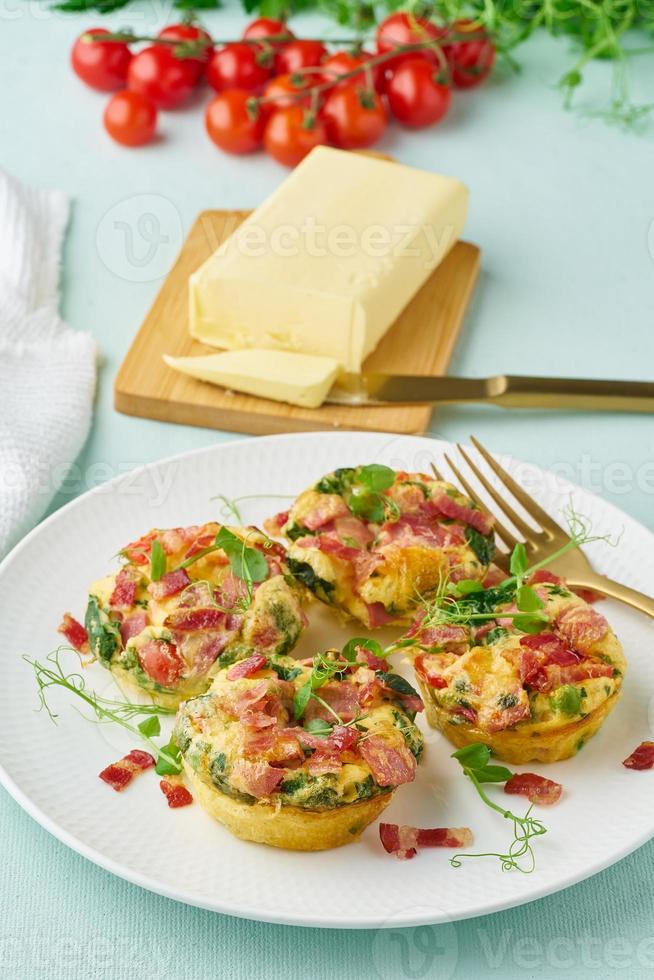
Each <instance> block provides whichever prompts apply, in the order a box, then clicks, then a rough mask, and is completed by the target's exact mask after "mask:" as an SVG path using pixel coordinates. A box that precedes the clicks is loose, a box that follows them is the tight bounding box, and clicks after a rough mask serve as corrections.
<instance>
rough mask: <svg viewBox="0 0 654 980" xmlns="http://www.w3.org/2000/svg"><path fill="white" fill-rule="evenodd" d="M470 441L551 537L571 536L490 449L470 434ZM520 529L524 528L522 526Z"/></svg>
mask: <svg viewBox="0 0 654 980" xmlns="http://www.w3.org/2000/svg"><path fill="white" fill-rule="evenodd" d="M470 441H471V442H472V444H473V446H474V447H475V449H476V450H477V451H478V452H479V453H481V455H482V456H483V457H484V459H485V460H486V462H487V463H488V465H489V466H490V468H491V469H492V470H493V472H494V473H495V474H496V475H497V476H499V478H500V480H501V481H502V483H503V484H504V486H505V487H507V489H508V490H510V491H511V493H512V494H513V496H514V497H515V498H516V500H517V501H518V503H520V504H521V505H522V506H523V507H524V509H525V510H526V511H527V513H528V514H529V516H530V517H532V518H533V519H534V520H535V521H537V522H538V523H539V524H540V526H541V527H542V528H543V529H544V530H545V531H546V532H548V534H549V535H550V537H558V536H559V535H563V536H564V537H566V538H568V537H569V534H568V533H567V532H566V531H564V530H563V528H562V527H560V525H558V524H557V523H556V521H555V520H553V519H552V518H551V517H550V515H549V514H548V513H547V512H546V511H544V510H543V508H542V507H541V506H540V505H539V504H537V503H536V501H535V500H534V498H533V497H531V496H530V495H529V494H528V493H527V491H526V490H524V489H523V488H522V487H521V486H520V484H519V483H517V482H516V481H515V480H514V479H513V477H512V476H510V474H509V473H507V472H506V470H505V469H504V468H503V467H502V466H500V464H499V463H498V462H497V460H496V459H494V458H493V457H492V456H491V454H490V453H489V452H488V450H487V449H485V448H484V447H483V446H482V444H481V443H480V442H479V441H478V440H477V439H475V437H474V436H470ZM517 526H518V525H516V527H517ZM520 530H522V528H521V529H520ZM532 533H533V532H532Z"/></svg>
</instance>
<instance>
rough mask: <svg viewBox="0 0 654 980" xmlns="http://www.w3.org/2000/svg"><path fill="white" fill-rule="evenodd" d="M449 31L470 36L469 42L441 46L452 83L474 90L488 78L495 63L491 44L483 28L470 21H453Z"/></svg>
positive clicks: (493, 49)
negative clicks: (471, 38)
mask: <svg viewBox="0 0 654 980" xmlns="http://www.w3.org/2000/svg"><path fill="white" fill-rule="evenodd" d="M451 30H452V31H453V32H455V33H456V34H466V33H469V34H471V35H472V36H473V37H474V38H475V39H474V40H470V41H452V42H451V44H447V43H446V44H444V45H443V54H444V55H445V57H446V58H447V60H448V62H449V65H450V71H451V72H452V82H453V83H454V85H456V87H457V88H474V87H475V85H481V83H482V82H483V81H484V80H485V79H486V78H487V77H488V75H489V73H490V70H491V68H492V67H493V62H494V61H495V47H494V45H493V42H492V41H491V40H490V39H489V38H488V37H486V36H485V34H484V31H483V28H481V27H480V26H479V24H475V22H474V21H472V20H455V21H454V22H453V24H452V26H451Z"/></svg>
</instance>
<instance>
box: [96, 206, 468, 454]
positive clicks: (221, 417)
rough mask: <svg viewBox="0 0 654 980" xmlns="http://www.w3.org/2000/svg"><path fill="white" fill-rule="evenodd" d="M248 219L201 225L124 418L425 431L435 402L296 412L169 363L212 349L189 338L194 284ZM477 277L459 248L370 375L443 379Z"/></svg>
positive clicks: (124, 402) (127, 374)
mask: <svg viewBox="0 0 654 980" xmlns="http://www.w3.org/2000/svg"><path fill="white" fill-rule="evenodd" d="M249 213H250V212H248V211H204V212H203V213H202V214H201V215H200V216H199V217H198V218H197V220H196V222H195V224H194V225H193V227H192V228H191V231H190V234H189V236H188V238H187V239H186V241H185V243H184V246H183V247H182V251H181V252H180V254H179V256H178V258H177V261H176V263H175V265H174V266H173V268H172V270H171V271H170V273H169V274H168V277H167V278H166V280H165V282H164V284H163V286H162V287H161V290H160V292H159V295H158V296H157V298H156V300H155V301H154V304H153V306H152V308H151V310H150V312H149V313H148V315H147V316H146V318H145V320H144V322H143V324H142V326H141V328H140V330H139V331H138V333H137V335H136V337H135V338H134V341H133V343H132V346H131V347H130V349H129V351H128V353H127V356H126V357H125V360H124V361H123V363H122V365H121V367H120V370H119V371H118V374H117V376H116V381H115V386H114V404H115V406H116V408H117V409H118V411H119V412H124V413H125V414H127V415H139V416H143V417H145V418H151V419H159V420H160V421H163V422H179V423H182V424H184V425H201V426H207V427H209V428H213V429H223V430H227V431H230V432H249V433H252V434H253V435H267V434H269V433H272V432H303V431H311V430H316V429H332V428H342V429H368V430H379V431H384V432H402V433H411V432H424V431H426V429H427V427H428V424H429V419H430V417H431V411H432V409H431V407H430V406H429V405H413V406H391V407H388V408H387V407H383V408H343V407H341V406H336V405H325V406H323V407H322V408H317V409H307V408H297V407H295V406H292V405H284V404H282V403H281V402H274V401H270V400H268V399H265V398H255V397H253V396H252V395H241V394H236V393H234V392H230V391H227V390H225V389H224V388H220V387H218V386H217V385H212V384H208V383H207V382H204V381H196V380H195V379H194V378H189V377H188V376H186V375H183V374H180V373H179V372H177V371H174V370H173V369H172V368H169V367H168V365H167V364H165V363H164V361H163V359H162V354H172V355H173V356H174V357H188V356H192V355H197V354H207V353H211V352H212V351H215V348H211V347H207V346H206V345H205V344H201V343H198V342H197V341H195V340H192V339H191V337H190V336H189V332H188V310H187V307H188V279H189V276H190V274H191V273H192V272H194V271H195V269H197V268H198V266H199V265H201V264H202V263H203V262H204V260H205V259H207V258H208V257H209V256H210V255H211V254H212V252H214V251H215V249H216V248H218V246H219V245H220V243H221V242H222V241H224V239H225V238H227V237H228V235H230V234H231V233H232V232H233V231H234V229H235V228H236V227H237V225H239V224H240V223H241V221H243V220H244V219H245V218H246V217H247V215H248V214H249ZM478 271H479V249H478V248H477V246H476V245H471V244H470V243H469V242H458V243H457V244H456V245H455V247H454V248H453V249H452V251H451V252H450V253H449V255H448V256H447V258H445V260H444V261H443V262H442V263H441V265H440V266H439V267H438V268H437V269H436V270H435V272H434V273H433V275H432V276H431V278H430V279H429V280H428V281H427V282H426V283H425V285H424V286H423V287H422V289H421V290H420V292H419V293H417V294H416V296H415V297H414V298H413V300H412V301H411V303H410V304H409V305H408V306H407V307H406V309H405V310H404V311H403V313H402V314H401V315H400V316H399V317H398V319H397V320H396V321H395V323H394V324H393V326H392V327H391V328H390V330H389V331H388V333H387V334H386V336H385V337H384V338H383V340H382V341H381V343H380V345H379V347H378V348H377V350H375V351H374V352H373V353H372V354H371V355H370V357H368V359H367V360H366V362H365V368H366V370H370V371H388V372H392V373H395V374H434V375H439V374H445V372H446V371H447V366H448V364H449V361H450V357H451V355H452V350H453V348H454V344H455V342H456V339H457V336H458V333H459V330H460V328H461V324H462V322H463V317H464V314H465V311H466V307H467V305H468V302H469V300H470V296H471V294H472V290H473V288H474V285H475V281H476V279H477V274H478Z"/></svg>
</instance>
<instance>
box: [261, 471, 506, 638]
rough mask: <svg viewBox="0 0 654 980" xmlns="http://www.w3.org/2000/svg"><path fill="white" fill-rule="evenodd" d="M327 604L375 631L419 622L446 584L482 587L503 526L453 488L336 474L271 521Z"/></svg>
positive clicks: (294, 565) (389, 476)
mask: <svg viewBox="0 0 654 980" xmlns="http://www.w3.org/2000/svg"><path fill="white" fill-rule="evenodd" d="M266 529H267V530H268V531H269V533H270V534H273V535H274V534H281V535H282V536H283V537H284V538H286V540H287V541H288V542H289V547H288V566H289V568H290V570H291V571H292V573H293V574H294V575H295V577H296V578H298V579H299V580H300V581H301V582H303V583H304V584H305V585H306V586H307V587H308V588H309V589H310V590H311V591H312V592H313V593H314V595H316V596H317V597H318V599H320V600H322V601H323V602H326V603H329V605H331V606H332V607H333V608H335V609H337V610H339V611H340V612H341V613H344V614H346V615H347V616H349V617H353V618H354V619H357V620H359V622H361V623H364V624H365V626H367V627H369V628H374V627H378V626H385V625H388V624H392V623H395V624H401V623H409V622H410V621H411V618H412V616H413V615H414V614H415V611H416V608H417V607H418V604H419V602H420V599H421V598H425V597H428V596H429V595H430V594H431V593H432V592H433V590H434V589H436V588H437V586H438V585H439V582H440V581H441V580H442V578H443V577H444V576H447V577H449V578H450V579H451V580H455V581H456V580H457V579H461V578H465V579H476V580H482V579H483V578H484V576H485V574H486V571H487V569H488V566H489V564H490V562H491V560H492V558H493V554H494V551H495V545H494V536H493V518H492V517H491V515H490V514H487V513H486V512H485V511H483V510H481V509H480V508H479V507H478V506H477V505H476V504H475V503H474V502H473V501H472V500H470V499H469V498H468V497H466V496H464V495H463V494H462V493H461V492H460V491H459V490H457V489H456V488H455V487H453V486H452V485H451V484H449V483H445V482H442V481H440V480H436V479H434V478H433V477H430V476H426V475H425V474H424V473H406V472H403V471H395V470H392V469H390V467H388V466H381V465H379V464H376V463H375V464H370V465H368V466H357V467H348V468H343V469H339V470H336V471H335V472H333V473H329V474H328V475H327V476H324V477H323V478H322V479H320V480H318V482H317V483H316V484H314V486H312V487H310V488H309V489H308V490H305V491H304V493H301V494H300V496H299V497H298V498H297V500H296V501H295V503H294V504H293V506H292V507H291V509H290V511H287V512H284V513H282V514H278V515H277V516H276V517H274V518H272V519H271V520H270V521H268V522H267V523H266Z"/></svg>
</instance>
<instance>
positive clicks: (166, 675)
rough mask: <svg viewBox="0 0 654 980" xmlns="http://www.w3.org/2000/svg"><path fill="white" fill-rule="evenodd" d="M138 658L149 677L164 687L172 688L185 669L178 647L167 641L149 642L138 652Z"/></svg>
mask: <svg viewBox="0 0 654 980" xmlns="http://www.w3.org/2000/svg"><path fill="white" fill-rule="evenodd" d="M138 658H139V663H140V664H141V667H142V668H143V670H144V671H145V673H146V674H147V675H148V677H151V678H152V680H153V681H155V683H156V684H161V686H162V687H172V685H173V684H174V683H175V682H176V681H177V680H178V679H179V676H180V674H181V673H182V670H183V669H184V661H183V660H182V658H181V657H180V655H179V653H178V652H177V647H176V646H175V644H174V643H168V641H167V640H148V641H147V643H144V644H143V646H142V647H141V648H140V649H139V650H138Z"/></svg>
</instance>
